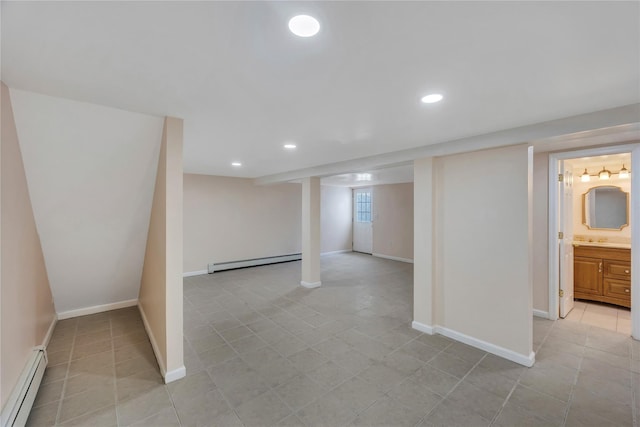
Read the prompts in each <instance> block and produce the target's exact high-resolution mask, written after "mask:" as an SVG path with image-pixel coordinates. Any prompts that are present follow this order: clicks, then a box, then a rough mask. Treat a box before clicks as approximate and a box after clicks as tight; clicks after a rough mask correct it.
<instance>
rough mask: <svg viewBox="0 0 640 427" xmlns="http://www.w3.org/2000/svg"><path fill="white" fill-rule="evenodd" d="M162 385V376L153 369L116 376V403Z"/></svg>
mask: <svg viewBox="0 0 640 427" xmlns="http://www.w3.org/2000/svg"><path fill="white" fill-rule="evenodd" d="M205 377H206V376H205ZM206 378H208V377H206ZM178 382H179V381H178ZM163 385H164V380H163V378H162V376H161V375H160V373H159V372H158V371H156V370H154V369H147V370H144V371H141V372H136V373H135V374H133V375H129V376H127V377H123V378H118V379H117V380H116V392H117V396H118V403H121V402H123V401H125V400H129V399H132V398H134V397H137V396H140V395H141V394H144V393H146V392H148V391H149V390H151V389H153V388H157V387H162V386H163Z"/></svg>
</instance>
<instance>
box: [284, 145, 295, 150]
mask: <svg viewBox="0 0 640 427" xmlns="http://www.w3.org/2000/svg"><path fill="white" fill-rule="evenodd" d="M283 147H284V148H285V149H287V150H295V148H296V147H297V145H296V144H284V146H283Z"/></svg>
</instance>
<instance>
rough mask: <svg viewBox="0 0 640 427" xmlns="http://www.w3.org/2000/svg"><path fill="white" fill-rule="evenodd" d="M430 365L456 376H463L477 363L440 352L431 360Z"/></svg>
mask: <svg viewBox="0 0 640 427" xmlns="http://www.w3.org/2000/svg"><path fill="white" fill-rule="evenodd" d="M429 365H431V366H433V367H434V368H437V369H440V370H441V371H444V372H446V373H448V374H451V375H453V376H454V377H458V378H462V377H464V376H465V375H466V374H467V373H468V372H469V371H470V370H471V368H473V366H474V365H475V363H473V362H469V361H467V360H463V359H459V358H457V357H455V356H453V355H450V354H446V353H440V354H439V355H437V356H436V357H434V358H433V359H431V360H430V361H429Z"/></svg>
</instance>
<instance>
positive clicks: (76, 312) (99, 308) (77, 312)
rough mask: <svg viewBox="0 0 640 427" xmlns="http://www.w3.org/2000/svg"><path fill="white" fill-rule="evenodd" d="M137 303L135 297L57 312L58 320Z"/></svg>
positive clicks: (131, 305)
mask: <svg viewBox="0 0 640 427" xmlns="http://www.w3.org/2000/svg"><path fill="white" fill-rule="evenodd" d="M137 304H138V300H137V299H130V300H126V301H120V302H112V303H110V304H102V305H94V306H92V307H85V308H78V309H76V310H69V311H63V312H62V313H58V320H64V319H71V318H73V317H78V316H86V315H88V314H96V313H102V312H103V311H111V310H117V309H119V308H125V307H133V306H134V305H137Z"/></svg>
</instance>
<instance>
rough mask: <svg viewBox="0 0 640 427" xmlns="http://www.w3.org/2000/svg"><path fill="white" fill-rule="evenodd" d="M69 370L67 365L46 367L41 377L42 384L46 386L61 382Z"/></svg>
mask: <svg viewBox="0 0 640 427" xmlns="http://www.w3.org/2000/svg"><path fill="white" fill-rule="evenodd" d="M68 369H69V364H68V363H63V364H61V365H55V366H51V365H49V366H47V368H46V369H45V371H44V376H43V377H42V384H47V383H50V382H53V381H58V380H62V379H64V378H65V377H66V376H67V370H68Z"/></svg>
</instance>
